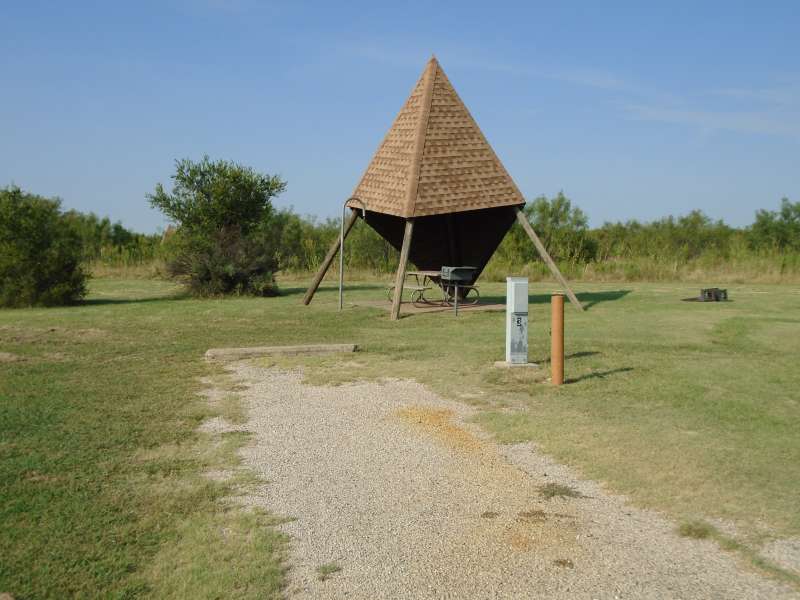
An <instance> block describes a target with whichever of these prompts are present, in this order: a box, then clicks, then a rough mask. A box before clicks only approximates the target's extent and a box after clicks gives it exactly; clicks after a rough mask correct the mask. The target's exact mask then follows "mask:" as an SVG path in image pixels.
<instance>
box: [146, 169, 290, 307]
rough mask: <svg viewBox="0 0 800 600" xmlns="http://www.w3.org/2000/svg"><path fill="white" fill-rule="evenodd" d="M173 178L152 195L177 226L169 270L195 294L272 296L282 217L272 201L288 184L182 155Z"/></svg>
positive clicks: (154, 202) (278, 263) (171, 241)
mask: <svg viewBox="0 0 800 600" xmlns="http://www.w3.org/2000/svg"><path fill="white" fill-rule="evenodd" d="M172 179H173V182H174V184H173V187H172V192H171V193H167V192H166V191H164V188H163V187H162V185H161V184H158V185H157V186H156V190H155V193H154V194H150V195H148V199H149V200H150V204H151V205H152V206H153V207H155V208H158V209H160V210H161V211H162V212H163V213H164V214H165V215H166V216H167V217H169V218H170V219H171V220H172V221H174V222H175V223H176V224H177V231H176V232H175V235H174V236H172V238H171V240H170V244H171V246H172V247H171V256H170V258H169V259H168V261H167V269H168V272H169V273H170V274H171V275H173V276H175V277H179V278H182V279H183V280H184V281H185V282H186V283H187V285H188V287H189V289H190V290H191V291H192V292H193V293H195V294H197V295H217V294H229V293H234V294H255V295H260V296H266V295H271V294H274V293H275V292H276V286H275V272H276V271H277V270H278V268H279V267H280V262H279V252H278V250H279V248H280V244H281V235H282V229H283V225H284V219H282V218H280V216H279V215H278V214H276V212H275V210H274V209H273V207H272V204H271V202H270V200H271V198H273V197H274V196H276V195H278V194H280V193H281V192H282V191H283V190H284V189H285V188H286V183H285V182H283V181H281V179H280V178H278V177H277V176H269V175H262V174H260V173H257V172H255V171H254V170H253V169H251V168H249V167H243V166H241V165H238V164H235V163H231V162H227V161H223V160H220V161H216V162H212V161H210V160H209V158H208V157H207V156H206V157H204V158H203V160H201V161H200V162H198V163H195V162H192V161H190V160H188V159H185V160H179V161H176V172H175V175H173V176H172Z"/></svg>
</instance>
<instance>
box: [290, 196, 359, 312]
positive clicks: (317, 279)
mask: <svg viewBox="0 0 800 600" xmlns="http://www.w3.org/2000/svg"><path fill="white" fill-rule="evenodd" d="M350 210H351V212H350V218H349V219H347V222H346V223H345V224H344V237H347V234H348V233H350V229H352V227H353V225H354V224H355V222H356V219H358V211H357V210H354V209H350ZM338 251H339V236H338V235H337V236H336V240H335V241H334V242H333V244H332V245H331V249H330V250H328V254H326V255H325V260H323V261H322V264H321V265H320V267H319V271H317V274H316V275H315V276H314V280H313V281H312V282H311V285H310V286H308V290H306V295H305V296H303V304H308V303H309V302H311V299H312V298H313V297H314V294H315V293H316V291H317V288H318V287H319V284H320V283H322V279H323V277H325V273H327V272H328V269H329V268H330V266H331V263H332V262H333V259H334V258H336V253H337V252H338Z"/></svg>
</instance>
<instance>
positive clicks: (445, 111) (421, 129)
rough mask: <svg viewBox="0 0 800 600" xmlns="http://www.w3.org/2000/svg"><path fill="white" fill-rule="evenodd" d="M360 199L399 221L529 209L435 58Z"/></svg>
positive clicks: (360, 189)
mask: <svg viewBox="0 0 800 600" xmlns="http://www.w3.org/2000/svg"><path fill="white" fill-rule="evenodd" d="M353 196H355V197H357V198H359V199H360V200H362V201H363V202H364V203H365V204H366V206H367V210H369V211H373V212H379V213H384V214H389V215H395V216H399V217H419V216H427V215H440V214H448V213H455V212H462V211H471V210H479V209H483V208H494V207H498V206H515V205H522V204H525V199H524V198H523V196H522V194H521V193H520V191H519V189H518V188H517V186H516V185H515V184H514V181H513V180H512V179H511V176H510V175H509V174H508V172H507V171H506V170H505V168H504V167H503V165H502V163H501V162H500V160H499V159H498V158H497V155H495V153H494V150H492V147H491V146H490V145H489V142H487V141H486V138H485V137H484V136H483V133H482V132H481V130H480V128H479V127H478V125H477V123H475V120H474V119H473V118H472V115H470V113H469V111H468V110H467V107H466V106H464V103H463V102H462V101H461V98H459V97H458V94H457V93H456V91H455V90H454V89H453V86H452V85H451V83H450V81H449V80H448V79H447V76H446V75H445V73H444V71H443V70H442V67H441V66H440V65H439V62H438V61H437V60H436V59H435V58H431V59H430V61H429V62H428V64H427V66H426V67H425V71H424V72H423V73H422V76H421V77H420V79H419V81H418V82H417V84H416V85H415V86H414V89H413V91H412V92H411V95H410V96H409V97H408V99H407V100H406V102H405V104H404V105H403V108H402V109H401V110H400V113H399V114H398V115H397V117H396V118H395V120H394V123H393V124H392V126H391V128H390V129H389V131H388V133H387V134H386V136H385V137H384V139H383V141H382V142H381V145H380V146H379V147H378V150H377V152H375V155H374V156H373V158H372V161H371V162H370V163H369V166H368V167H367V170H366V171H365V172H364V175H363V176H362V177H361V181H360V182H359V183H358V185H357V186H356V189H355V190H354V192H353ZM358 206H359V205H358V204H357V203H354V204H353V207H358Z"/></svg>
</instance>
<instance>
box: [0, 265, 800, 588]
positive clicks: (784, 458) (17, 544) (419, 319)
mask: <svg viewBox="0 0 800 600" xmlns="http://www.w3.org/2000/svg"><path fill="white" fill-rule="evenodd" d="M711 283H713V282H711ZM304 284H305V281H302V282H300V281H287V280H284V281H282V282H281V286H282V289H283V291H284V295H283V296H281V297H278V298H270V299H258V298H226V299H224V300H197V299H190V298H186V297H183V296H181V295H180V292H179V290H178V288H176V287H175V286H173V285H171V284H169V283H165V282H160V281H123V280H103V279H99V280H95V281H93V282H92V292H91V296H90V298H89V300H88V301H87V303H86V304H84V305H82V306H77V307H70V308H53V309H31V310H14V311H0V351H2V352H5V353H8V354H9V355H13V356H14V357H15V359H14V360H13V361H3V362H0V398H2V402H0V428H2V431H0V506H2V513H1V514H0V518H1V520H2V527H3V530H4V531H5V532H6V534H5V535H4V536H3V537H2V538H0V554H1V555H2V556H3V557H4V560H3V561H2V562H1V563H0V583H2V588H3V589H2V590H0V591H10V592H12V593H14V594H15V595H19V596H23V597H24V596H36V597H54V596H58V595H59V594H61V595H63V593H64V591H65V590H66V591H67V593H71V594H77V595H81V594H82V595H98V596H102V595H106V596H108V595H118V596H125V595H128V596H131V595H135V594H137V593H142V592H147V591H149V592H151V593H152V594H155V595H159V594H160V595H161V596H162V597H170V596H171V597H177V596H178V595H179V592H178V591H176V590H182V591H183V592H186V591H187V590H189V591H191V592H196V593H197V595H198V596H199V597H202V596H204V595H205V596H208V595H213V593H215V590H216V591H219V589H220V587H219V586H223V587H224V577H223V576H222V575H223V574H224V573H223V572H220V573H216V574H215V569H220V570H223V571H224V569H229V568H231V567H232V566H233V567H234V568H236V569H238V572H239V574H240V577H239V581H241V582H244V583H243V584H242V585H241V586H240V587H238V588H236V589H233V591H231V590H230V589H227V588H226V590H225V591H226V595H227V596H228V597H237V596H238V597H245V598H246V597H254V596H257V595H258V596H261V597H263V596H265V595H267V596H269V595H270V594H272V595H278V594H279V592H280V586H281V582H282V581H283V575H282V570H281V559H282V556H283V555H284V553H285V544H284V540H283V538H282V537H281V535H280V534H279V533H278V532H277V531H276V530H274V529H273V528H271V527H270V526H269V523H270V522H271V519H273V517H269V516H267V515H260V514H258V515H243V514H240V513H239V512H237V511H236V510H235V509H234V507H232V506H231V505H229V504H226V503H225V502H223V498H225V497H226V496H229V495H230V494H232V493H235V491H236V487H237V486H236V482H233V483H229V482H225V481H217V480H215V479H213V478H209V477H206V476H203V475H202V474H203V473H204V472H208V471H210V470H226V469H234V470H236V469H237V468H238V467H237V464H238V463H237V460H238V458H237V456H238V455H237V452H236V451H237V449H238V448H240V447H242V445H244V444H246V443H248V436H247V434H242V433H237V432H235V431H233V432H229V433H223V434H221V437H219V436H218V435H217V434H211V433H204V432H198V431H197V429H198V426H199V425H200V423H202V422H203V421H205V420H207V419H209V418H211V417H215V416H220V414H221V411H222V409H221V408H219V407H214V406H210V405H209V403H208V402H207V401H206V399H204V398H202V397H200V396H199V395H198V392H200V391H201V390H203V389H204V387H205V386H204V384H203V383H202V382H201V381H200V378H201V377H208V376H213V377H215V378H219V377H221V376H222V375H221V368H219V367H216V366H214V365H212V364H208V363H206V362H205V361H204V360H203V354H204V352H205V351H206V350H207V349H209V348H215V347H242V346H261V345H279V344H287V345H295V344H308V343H340V342H342V341H345V342H354V343H357V344H358V345H359V347H360V348H361V349H362V351H361V352H359V353H356V354H351V355H348V356H347V358H346V359H344V360H342V357H340V356H336V357H335V356H321V357H295V358H276V359H275V360H274V364H275V365H278V366H285V367H293V366H302V367H305V378H306V381H307V382H309V383H315V384H316V383H325V384H335V383H337V382H348V381H355V380H358V379H360V378H361V379H367V380H370V379H373V380H375V379H380V378H382V377H385V376H387V375H390V376H392V377H396V378H400V379H408V378H411V379H415V380H417V381H418V382H420V383H422V384H425V385H426V386H428V387H429V388H430V389H432V390H433V391H435V392H437V393H439V394H441V395H442V396H444V397H445V398H448V399H452V400H460V401H462V402H465V403H468V404H470V405H472V406H473V407H474V409H475V411H476V412H475V417H474V418H475V420H476V421H477V422H478V423H480V424H481V425H483V426H484V427H485V428H486V429H487V430H488V431H490V432H492V433H493V434H494V435H496V437H497V439H498V440H499V441H500V442H522V441H529V440H533V441H534V442H535V443H536V445H537V448H539V449H541V450H542V451H544V452H546V453H548V454H550V455H551V456H553V457H554V458H555V459H557V460H558V461H560V462H563V463H565V464H568V465H570V466H572V467H574V468H575V469H576V471H577V472H578V473H580V474H581V475H582V476H583V477H586V478H590V479H594V480H596V481H600V482H603V484H604V485H605V486H606V487H607V488H608V489H609V490H612V491H615V492H619V493H623V494H626V495H628V496H629V497H630V498H631V500H632V501H633V502H634V503H635V504H637V505H639V506H643V507H648V508H654V509H657V510H662V511H664V512H665V513H666V514H667V515H669V516H670V517H671V518H672V519H673V520H674V521H675V523H676V528H677V525H678V524H679V523H681V522H684V521H687V522H688V521H692V522H695V521H697V520H702V521H705V522H708V523H710V524H712V525H714V526H715V527H716V528H717V530H719V531H721V532H723V533H724V534H725V535H726V536H729V537H730V538H731V539H734V540H735V541H736V543H737V544H738V545H739V548H734V546H733V544H730V545H729V546H730V547H731V548H734V550H735V551H736V552H737V554H738V555H740V556H743V557H745V558H746V557H747V556H756V557H757V556H758V555H757V554H755V553H757V552H759V551H760V549H761V548H768V547H769V548H773V549H774V548H782V547H793V546H792V543H793V542H791V540H792V539H793V538H794V539H796V538H797V537H798V536H799V535H800V507H798V505H797V502H796V491H797V487H796V486H797V481H800V444H798V443H797V436H796V432H797V431H798V430H800V399H798V395H797V390H798V389H800V372H798V369H797V368H796V356H797V355H798V351H800V317H798V316H797V315H798V308H800V290H799V289H798V288H796V287H793V286H770V285H747V284H741V285H733V284H727V285H725V286H723V287H727V288H728V290H729V292H730V294H731V298H732V301H731V302H728V303H719V304H716V303H709V304H701V303H686V302H680V298H684V297H689V296H692V295H696V294H697V292H698V287H697V286H688V285H685V284H665V283H660V284H578V285H576V286H575V288H576V292H577V293H578V294H579V297H580V299H581V301H582V302H583V304H584V305H585V306H586V307H587V311H586V312H585V313H581V314H578V313H574V312H573V311H568V312H567V315H566V354H567V361H566V379H567V383H568V385H565V386H562V387H561V388H559V389H553V388H552V387H550V386H548V385H546V384H543V383H542V382H541V380H542V379H543V378H545V377H546V376H547V364H546V360H547V348H548V339H547V332H548V321H547V319H548V316H547V315H548V308H549V306H548V304H547V302H548V301H549V293H550V292H551V291H553V290H555V289H557V288H556V286H554V285H553V284H541V283H535V284H532V285H531V307H530V353H531V355H530V357H531V360H533V361H534V362H542V363H543V369H541V370H540V371H539V372H536V371H535V370H532V371H528V370H523V371H518V370H497V369H494V368H493V367H492V363H493V362H494V361H496V360H499V359H501V358H502V356H503V339H502V335H503V318H504V316H503V315H502V314H497V313H490V312H475V313H468V312H464V313H463V314H462V315H460V316H458V317H454V316H453V315H452V314H451V313H449V312H445V313H434V314H415V315H408V316H406V317H405V318H402V319H400V320H399V321H396V322H392V321H390V320H389V319H388V318H387V316H386V313H385V311H383V310H381V309H377V308H374V307H368V306H365V307H358V306H352V305H353V304H356V305H357V304H358V303H359V301H371V300H377V299H379V298H385V295H384V286H383V285H380V284H371V283H352V282H349V283H348V286H347V289H346V296H345V298H346V306H345V310H344V311H343V312H342V313H338V312H337V311H336V293H335V290H334V288H333V287H331V286H327V287H323V288H322V289H321V290H320V292H319V293H318V296H317V298H316V299H315V302H314V304H313V305H312V306H309V307H304V306H302V305H301V298H302V293H303V292H304V290H305V285H304ZM502 292H503V286H502V285H500V284H486V285H482V287H481V294H482V296H483V297H485V298H486V299H487V301H492V299H494V301H495V302H497V301H500V302H502ZM229 385H230V387H231V392H233V393H232V395H231V398H232V399H231V398H229V399H227V400H226V403H227V404H225V406H227V407H228V408H227V409H226V410H229V411H231V412H233V413H237V412H240V411H241V407H237V406H236V403H237V401H236V394H235V392H236V386H235V383H229ZM247 477H248V476H246V474H241V473H240V479H241V480H242V482H243V483H244V484H246V483H247ZM279 516H281V517H291V516H292V515H279ZM242 519H255V520H256V522H257V523H259V524H260V525H261V526H259V527H253V526H252V525H253V523H252V522H251V521H248V522H247V523H245V522H244V521H242ZM201 525H202V527H201ZM190 530H191V531H195V532H198V533H197V535H195V536H194V538H193V539H192V544H191V545H189V546H187V544H186V541H187V538H186V536H185V535H183V533H185V532H186V531H190ZM786 540H790V541H788V542H787V541H786ZM221 541H224V544H221ZM782 543H783V546H782V545H781V544H782ZM244 548H247V549H248V551H247V552H241V551H240V550H242V549H244ZM741 548H743V549H744V550H746V551H744V550H741ZM214 549H215V550H216V551H217V552H224V556H220V555H219V554H214V553H212V550H214ZM748 553H752V554H748ZM784 554H787V553H784ZM770 556H773V558H771V559H770V564H778V563H779V562H780V560H782V558H781V557H782V555H781V554H780V552H778V554H773V553H770ZM200 557H204V563H203V564H206V565H207V568H206V570H205V572H204V575H203V577H198V576H197V573H194V572H192V570H191V569H188V568H187V564H188V565H190V564H192V562H193V559H194V558H197V559H199V558H200ZM756 562H758V561H756ZM782 564H784V565H785V567H786V568H785V569H784V571H781V572H774V574H777V575H778V576H779V577H784V578H788V579H791V578H792V577H796V575H794V576H793V575H792V574H791V571H790V569H789V567H791V563H790V562H785V561H784V563H782ZM316 566H319V565H315V567H316ZM743 568H744V567H743ZM343 573H344V571H343ZM336 576H337V575H335V574H334V575H332V577H331V579H330V580H331V581H335V578H336ZM255 581H258V582H259V583H258V585H259V586H260V587H259V588H258V589H256V588H255V587H253V585H254V584H253V583H252V582H255ZM248 582H250V583H248ZM215 586H217V587H215Z"/></svg>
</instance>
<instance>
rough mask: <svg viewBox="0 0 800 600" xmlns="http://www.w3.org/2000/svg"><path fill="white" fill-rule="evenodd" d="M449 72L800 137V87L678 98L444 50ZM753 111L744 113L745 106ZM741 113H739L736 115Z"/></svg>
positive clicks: (599, 72)
mask: <svg viewBox="0 0 800 600" xmlns="http://www.w3.org/2000/svg"><path fill="white" fill-rule="evenodd" d="M348 49H349V50H350V51H351V52H354V53H355V54H358V55H360V56H362V57H365V58H368V59H370V60H376V61H378V62H382V63H384V64H391V65H393V66H397V67H403V68H408V67H412V66H417V67H419V66H420V65H421V64H423V62H424V60H426V59H427V56H424V57H423V56H422V55H421V54H420V53H419V52H418V51H416V50H415V51H407V50H406V49H404V48H398V47H396V46H387V45H385V44H383V43H368V44H363V43H362V44H355V43H353V44H348ZM441 51H442V55H443V56H446V58H447V61H446V65H445V66H446V67H447V66H450V67H453V68H461V69H474V70H482V71H491V72H500V73H508V74H509V75H512V76H516V77H534V78H543V79H549V80H552V81H559V82H562V83H566V84H570V85H577V86H582V87H586V88H591V89H594V90H598V91H599V92H607V93H609V94H614V96H615V97H616V98H615V99H616V101H617V102H618V103H619V106H620V110H622V111H623V112H624V113H625V114H627V115H628V116H631V117H633V118H634V119H638V120H641V121H653V122H659V123H668V124H674V125H687V126H691V127H696V128H699V129H701V130H702V131H704V132H714V131H732V132H737V133H744V134H759V135H773V136H783V137H800V84H799V83H797V79H785V80H784V81H782V82H781V85H779V86H773V87H761V88H749V87H745V86H736V87H726V88H718V89H712V90H695V91H694V92H687V91H685V90H681V92H680V93H672V92H669V91H664V90H661V89H656V88H654V87H651V86H648V85H644V84H640V83H638V82H636V81H632V80H630V79H626V78H623V77H620V76H618V75H616V74H615V73H613V72H611V71H607V70H603V69H596V68H581V67H569V66H555V65H543V64H536V63H526V64H521V63H510V62H503V61H495V60H492V59H487V58H486V57H485V56H482V55H481V53H480V52H476V51H473V50H471V49H469V48H463V47H447V48H443V49H441ZM743 103H744V104H746V105H747V110H739V109H740V108H741V106H742V104H743ZM735 109H736V110H735Z"/></svg>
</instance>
